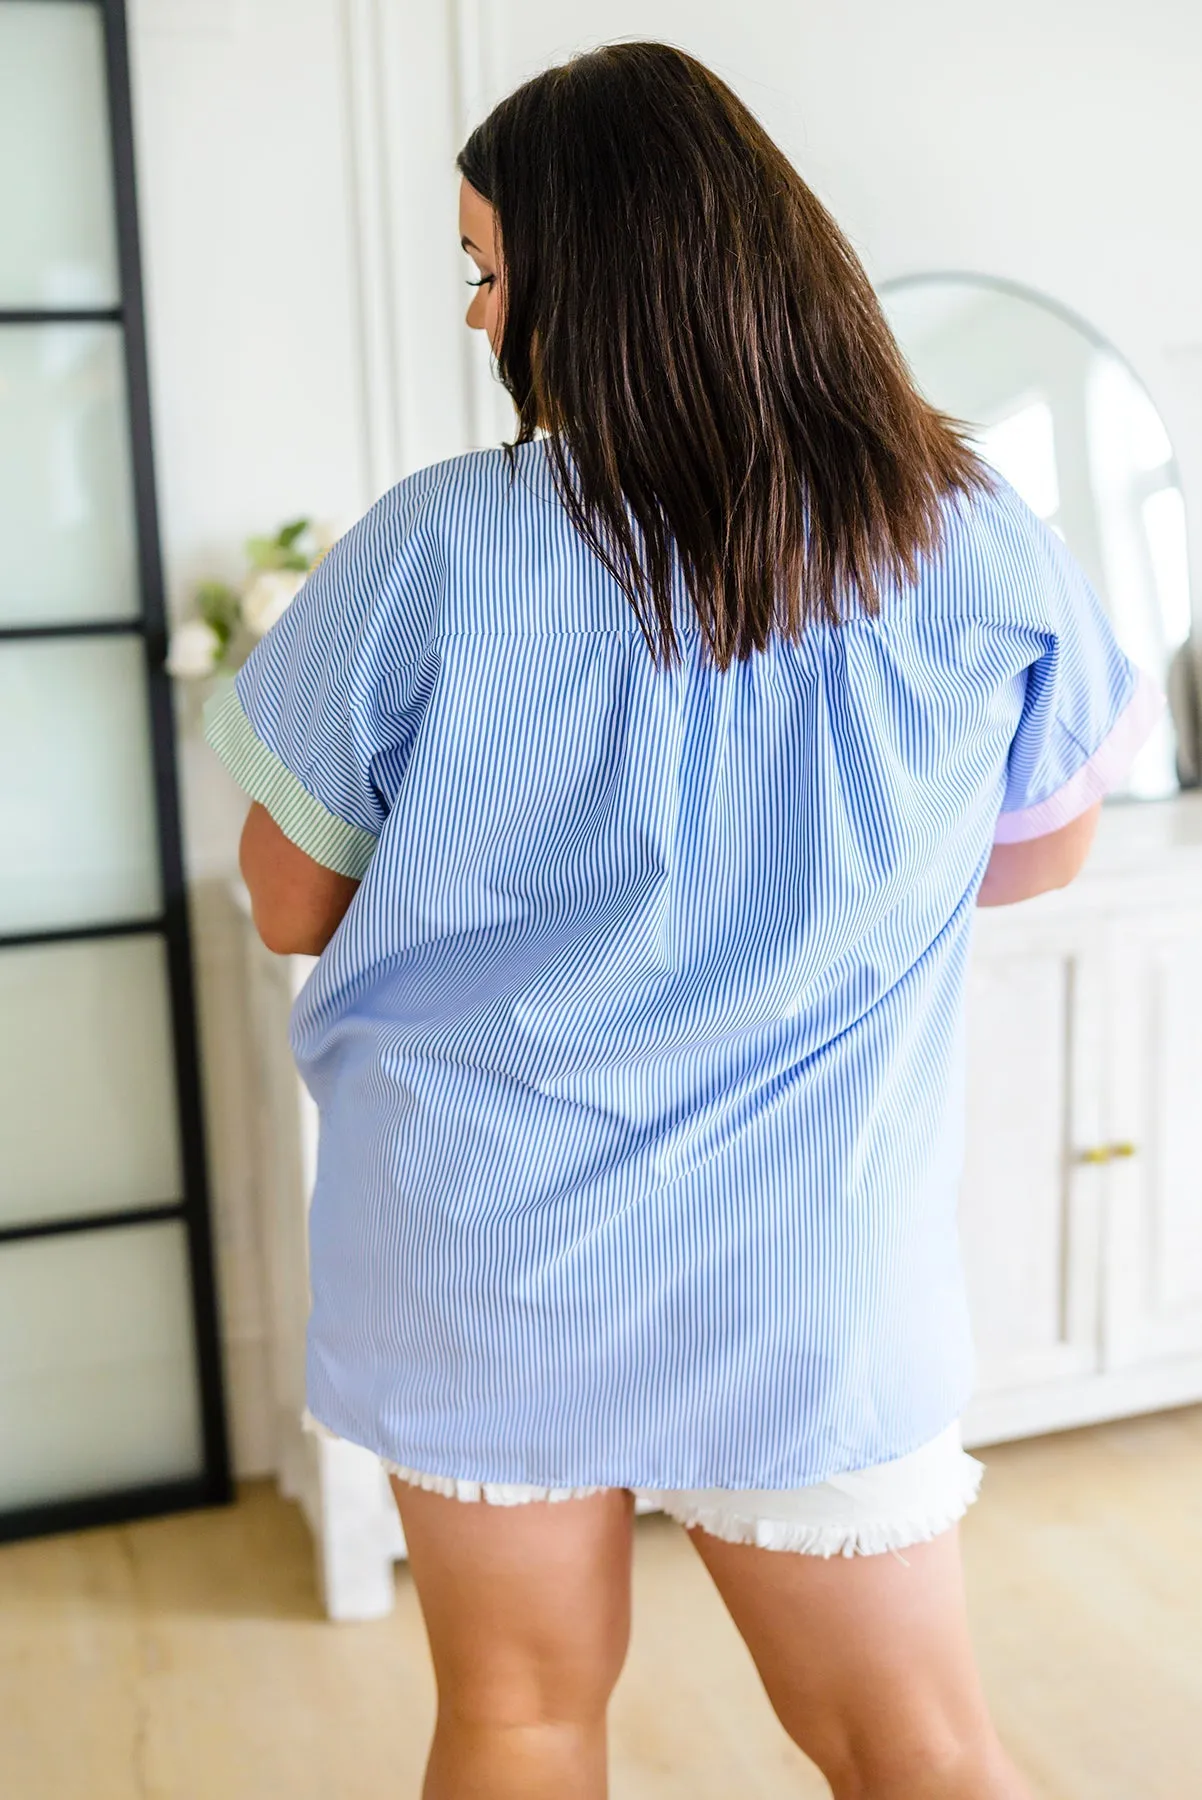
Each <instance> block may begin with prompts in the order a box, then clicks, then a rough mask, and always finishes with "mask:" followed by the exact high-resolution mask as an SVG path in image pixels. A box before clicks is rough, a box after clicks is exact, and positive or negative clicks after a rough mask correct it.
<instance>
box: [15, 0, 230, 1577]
mask: <svg viewBox="0 0 1202 1800" xmlns="http://www.w3.org/2000/svg"><path fill="white" fill-rule="evenodd" d="M0 3H2V0H0ZM55 3H59V4H61V0H55ZM80 3H84V4H88V5H91V6H94V7H95V8H96V9H97V10H98V11H99V12H100V15H101V19H102V23H103V29H104V42H105V73H106V77H107V86H108V122H109V142H110V144H111V147H112V161H113V187H114V203H115V209H116V224H117V254H118V271H119V279H120V289H121V304H120V305H119V306H116V307H112V306H109V307H96V308H80V307H73V308H61V309H59V308H47V309H44V310H42V309H31V308H28V307H26V308H13V309H8V310H0V329H3V327H4V326H5V325H19V324H50V323H74V322H77V323H89V324H118V325H121V326H122V327H123V337H124V353H125V379H126V402H127V408H128V417H129V432H130V450H131V460H132V468H133V489H134V513H135V523H136V531H137V551H138V576H139V590H140V595H141V602H142V605H141V613H140V616H138V617H136V618H132V619H128V620H102V621H94V622H89V621H84V622H82V623H80V624H78V625H77V624H64V625H50V626H45V625H39V626H29V627H22V626H17V627H10V628H6V629H0V643H3V642H11V641H13V640H15V639H46V638H74V637H82V636H94V635H100V634H109V633H113V634H121V635H128V636H140V637H141V639H142V642H143V648H144V654H145V666H146V682H147V697H148V704H149V717H150V731H151V746H152V753H153V765H154V784H155V807H156V813H157V825H158V844H159V870H160V880H161V892H162V896H163V898H162V911H161V913H159V914H158V915H156V916H155V917H153V918H141V919H130V920H128V921H119V922H115V923H114V922H106V923H105V924H103V925H97V926H93V927H76V928H72V929H68V930H49V931H44V932H41V931H39V932H25V933H22V934H14V935H9V936H0V951H3V950H8V949H17V948H19V947H22V946H28V945H33V944H52V943H67V942H71V941H77V940H81V939H87V940H92V939H101V938H106V937H126V936H133V935H137V934H143V933H153V934H154V935H156V936H159V937H161V938H162V939H163V941H164V944H165V948H166V956H167V970H168V984H169V990H170V998H171V1020H172V1037H173V1047H174V1052H175V1093H176V1106H177V1112H178V1119H179V1133H180V1151H181V1165H182V1174H183V1194H182V1197H181V1198H180V1199H179V1200H178V1201H166V1202H164V1203H163V1204H161V1205H157V1206H151V1207H145V1208H139V1209H136V1210H134V1209H130V1210H123V1211H110V1212H105V1213H97V1214H95V1215H86V1216H73V1217H71V1218H69V1219H54V1220H46V1221H43V1222H35V1223H31V1224H28V1225H15V1226H8V1227H5V1228H0V1247H2V1246H3V1245H4V1244H6V1243H11V1242H14V1241H17V1240H21V1239H28V1238H31V1237H47V1236H52V1235H56V1234H59V1233H62V1232H85V1231H100V1230H120V1229H123V1228H126V1227H129V1226H134V1225H148V1224H152V1223H155V1222H158V1221H161V1220H168V1219H175V1220H179V1221H181V1222H182V1223H183V1225H184V1227H185V1231H186V1235H187V1240H188V1262H189V1271H190V1276H191V1294H192V1323H193V1333H194V1344H195V1349H196V1362H197V1373H198V1378H199V1384H200V1415H201V1428H202V1437H203V1449H204V1468H203V1471H202V1473H201V1474H199V1475H196V1476H188V1477H185V1478H182V1479H180V1480H178V1481H170V1482H163V1483H158V1484H155V1485H153V1486H144V1487H139V1488H127V1489H123V1490H121V1491H119V1492H111V1493H104V1494H96V1495H87V1496H85V1497H81V1498H79V1499H72V1500H63V1501H53V1502H49V1503H45V1504H40V1505H37V1506H33V1507H26V1508H22V1509H20V1510H19V1511H10V1512H7V1513H0V1542H3V1541H7V1540H12V1539H14V1538H23V1537H35V1536H40V1535H43V1534H45V1533H49V1532H58V1531H74V1530H78V1529H80V1528H81V1527H84V1526H89V1525H109V1524H116V1523H118V1522H120V1521H122V1520H126V1519H136V1518H145V1517H148V1516H150V1515H152V1514H158V1513H168V1512H178V1511H182V1510H185V1509H187V1508H190V1507H197V1506H214V1505H221V1504H223V1503H225V1502H226V1501H228V1500H230V1499H232V1497H233V1487H232V1482H231V1477H230V1463H229V1448H228V1438H227V1432H226V1422H225V1404H224V1397H223V1383H222V1366H221V1344H220V1338H219V1334H218V1324H217V1296H216V1284H215V1278H214V1269H213V1249H212V1235H211V1227H210V1212H209V1199H208V1176H207V1170H206V1155H205V1142H204V1121H203V1115H202V1111H201V1094H200V1065H199V1058H198V1054H197V1038H196V1015H195V1001H194V995H193V985H192V954H191V939H190V933H189V926H188V907H187V894H186V890H185V887H184V871H183V857H182V846H181V838H180V818H179V797H178V792H177V787H176V776H175V727H174V716H173V709H172V697H171V683H170V678H169V677H168V675H167V671H166V649H167V624H166V609H165V606H164V595H163V569H162V560H161V556H160V550H159V530H158V509H157V505H156V502H155V486H154V457H153V450H152V443H151V427H150V389H149V377H148V370H147V357H146V323H145V314H144V310H143V303H142V275H141V252H140V247H139V235H138V216H137V195H136V188H135V178H134V144H133V112H132V104H131V96H130V84H129V46H128V39H127V32H126V20H125V6H124V0H72V4H80Z"/></svg>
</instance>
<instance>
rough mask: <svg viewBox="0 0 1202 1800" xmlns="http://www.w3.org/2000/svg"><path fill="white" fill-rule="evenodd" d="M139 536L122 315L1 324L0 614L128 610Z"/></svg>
mask: <svg viewBox="0 0 1202 1800" xmlns="http://www.w3.org/2000/svg"><path fill="white" fill-rule="evenodd" d="M3 16H4V8H3V6H2V5H0V18H3ZM4 180H5V177H4V175H3V172H0V188H3V186H4ZM135 545H136V535H135V531H134V506H133V489H132V486H131V480H130V466H129V426H128V418H127V412H126V405H125V373H124V349H123V346H122V336H121V328H120V326H118V325H3V324H0V626H3V625H51V624H58V623H74V622H75V621H76V620H81V619H128V618H132V617H133V616H134V614H135V613H136V612H137V610H138V579H137V557H136V549H135Z"/></svg>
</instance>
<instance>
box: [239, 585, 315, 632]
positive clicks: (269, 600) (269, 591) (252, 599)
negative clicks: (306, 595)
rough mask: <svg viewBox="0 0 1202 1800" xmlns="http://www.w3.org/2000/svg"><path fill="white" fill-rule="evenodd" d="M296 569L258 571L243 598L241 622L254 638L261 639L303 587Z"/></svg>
mask: <svg viewBox="0 0 1202 1800" xmlns="http://www.w3.org/2000/svg"><path fill="white" fill-rule="evenodd" d="M304 580H305V577H304V574H303V572H302V571H301V570H299V569H260V571H259V573H258V574H257V575H256V576H255V578H254V580H253V581H252V582H251V584H250V586H249V587H248V588H247V590H246V592H245V593H244V594H243V596H242V620H243V623H244V624H245V626H246V628H247V630H248V631H251V632H253V633H254V635H255V637H264V636H266V634H267V632H269V631H270V630H271V628H272V626H273V625H274V624H275V622H276V620H277V619H278V618H279V617H280V616H281V615H282V613H283V612H284V609H285V608H286V607H287V605H288V603H289V601H290V600H292V599H293V597H294V596H295V595H296V594H297V593H298V592H299V590H300V589H301V587H302V586H303V585H304Z"/></svg>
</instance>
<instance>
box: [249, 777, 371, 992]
mask: <svg viewBox="0 0 1202 1800" xmlns="http://www.w3.org/2000/svg"><path fill="white" fill-rule="evenodd" d="M238 863H239V866H240V868H241V870H242V879H243V880H244V881H245V883H246V885H247V887H248V888H249V889H250V900H251V909H252V912H253V914H254V921H255V929H256V930H257V931H258V933H259V936H260V937H261V938H262V940H263V942H264V943H265V944H266V946H267V948H268V949H269V950H274V951H275V953H276V955H277V956H298V955H299V956H320V955H321V952H322V951H323V950H324V949H325V947H326V945H327V944H328V943H329V941H330V939H331V938H332V937H333V935H334V933H335V932H336V931H337V929H338V927H339V925H340V924H341V923H342V920H343V917H344V915H345V913H346V909H347V907H348V906H349V905H350V903H351V901H352V900H353V899H354V897H355V891H356V889H357V888H358V886H359V883H358V882H357V881H352V880H351V878H350V876H349V875H338V874H336V873H335V871H334V870H333V869H327V868H323V866H322V864H321V863H319V862H314V861H313V858H312V857H311V856H306V855H305V852H304V851H303V850H300V849H298V848H297V846H296V845H295V844H294V843H293V842H292V840H291V839H290V838H287V837H285V836H284V833H283V832H282V831H281V830H280V828H279V826H278V825H277V824H276V822H275V820H274V819H273V818H272V816H271V814H270V813H269V812H268V811H267V809H266V808H265V807H263V806H260V805H259V803H258V802H257V801H256V802H255V804H254V805H253V806H252V807H251V809H250V812H249V813H248V814H247V816H246V824H245V825H244V826H243V827H242V842H241V844H240V846H239V850H238Z"/></svg>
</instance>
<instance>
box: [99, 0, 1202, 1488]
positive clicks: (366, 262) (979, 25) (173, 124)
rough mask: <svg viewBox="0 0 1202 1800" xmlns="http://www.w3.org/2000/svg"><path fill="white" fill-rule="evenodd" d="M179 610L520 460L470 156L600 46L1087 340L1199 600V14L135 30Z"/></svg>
mask: <svg viewBox="0 0 1202 1800" xmlns="http://www.w3.org/2000/svg"><path fill="white" fill-rule="evenodd" d="M131 12H132V27H133V30H132V40H133V51H134V61H135V70H134V73H135V103H136V109H137V131H138V147H139V157H140V185H141V196H142V222H143V236H144V256H145V265H146V278H147V291H148V306H149V317H150V333H151V359H152V367H151V375H152V381H153V389H154V418H155V430H156V444H157V458H158V476H159V494H160V501H161V506H162V523H163V536H164V547H165V551H166V557H167V565H168V572H169V578H170V584H171V592H172V598H173V602H174V603H175V604H176V605H179V604H181V603H182V601H183V600H184V598H185V596H186V593H187V590H188V587H189V584H190V583H191V582H192V581H193V580H195V579H196V578H197V577H198V576H199V575H201V574H202V573H209V572H217V573H220V572H222V571H228V572H233V571H234V569H235V568H236V566H237V562H238V554H239V547H240V544H241V541H242V539H243V538H244V537H245V536H247V535H248V534H249V533H250V532H251V531H259V530H262V529H264V528H270V527H272V526H274V525H275V524H276V523H277V522H279V521H280V520H282V519H283V518H285V517H286V516H288V515H291V514H295V513H297V512H301V511H310V512H312V513H314V514H316V515H318V516H320V517H324V518H328V519H331V520H334V521H337V522H340V523H346V522H348V521H349V520H350V519H351V518H353V517H354V516H355V515H356V514H357V513H358V512H359V511H360V510H362V508H363V507H364V506H365V505H366V504H367V503H368V502H369V501H370V499H371V498H373V497H374V495H375V494H376V493H377V492H379V491H380V490H381V489H382V488H383V487H384V486H385V485H387V482H388V481H389V480H390V479H392V478H394V476H395V475H397V474H400V473H402V472H404V471H405V470H406V469H408V468H411V467H414V466H417V465H419V464H420V463H422V462H425V461H429V460H432V459H433V458H435V457H437V456H441V455H446V454H450V453H452V452H453V451H455V450H456V449H457V448H459V447H461V446H462V445H465V444H467V443H470V442H472V441H481V440H483V439H486V438H487V437H488V436H489V435H490V433H491V432H493V431H499V430H500V426H501V421H502V420H503V418H504V416H505V415H504V407H503V405H501V406H498V405H497V404H496V403H495V400H494V398H493V396H492V394H491V393H490V391H489V390H488V389H487V387H486V386H485V385H483V384H482V381H481V374H482V364H481V362H480V359H479V347H478V346H469V345H468V344H467V343H466V341H465V338H466V334H462V333H461V330H460V326H459V315H460V311H461V309H462V306H463V304H464V302H465V299H466V292H465V290H464V289H463V288H462V287H461V286H459V280H460V277H461V275H462V273H463V272H464V271H463V270H462V268H461V267H460V265H459V259H458V252H457V251H456V249H455V244H454V240H455V227H454V217H453V206H454V176H453V171H452V163H453V155H454V150H455V148H456V146H457V143H458V140H459V138H460V137H461V135H462V131H463V127H464V125H465V124H466V123H467V122H469V121H470V120H472V119H474V118H476V117H478V116H480V113H481V111H482V109H483V108H484V107H485V106H486V105H487V103H488V102H489V101H490V100H491V99H493V98H495V97H497V96H499V94H501V93H502V92H504V91H506V89H507V88H508V87H510V86H511V85H512V84H513V83H514V82H515V81H516V80H518V79H520V78H521V77H522V76H524V75H525V74H528V73H530V72H532V71H533V70H534V69H536V68H538V67H540V66H542V65H543V64H544V63H545V62H547V61H549V60H552V59H554V58H557V57H560V56H563V55H565V54H567V53H568V52H570V51H571V50H572V49H574V48H577V47H579V46H582V45H585V44H588V43H591V42H596V41H599V40H601V39H604V38H613V37H619V36H623V35H638V36H643V37H649V36H658V37H665V38H668V39H671V40H672V41H674V42H678V43H680V44H683V45H684V46H685V47H686V48H688V49H691V50H693V51H695V52H696V53H697V54H698V55H700V56H702V57H704V58H705V59H706V60H708V61H710V62H712V63H713V65H714V66H715V67H716V68H717V69H718V70H719V72H720V73H722V74H723V75H724V76H726V78H727V79H728V80H730V81H731V82H732V84H733V85H734V86H735V87H736V88H737V89H738V90H739V91H740V92H741V93H742V94H743V96H744V97H745V98H746V99H747V100H748V102H749V103H750V104H751V106H752V107H753V108H754V110H755V111H757V112H758V113H759V115H760V116H761V117H762V118H763V119H764V121H765V123H766V124H767V125H768V127H769V129H770V130H772V131H773V132H774V134H775V135H776V136H777V137H778V138H779V139H780V141H781V143H782V144H783V145H784V147H785V148H786V149H787V150H788V151H789V153H790V154H791V155H792V156H793V158H794V160H795V161H796V162H797V164H798V166H799V168H800V169H801V171H802V173H803V175H804V176H805V177H806V179H807V180H808V181H809V182H810V183H811V185H812V186H814V187H815V188H816V189H817V191H818V192H819V193H820V194H821V195H822V197H823V198H824V199H825V200H826V201H827V202H828V204H829V205H830V206H831V207H832V209H833V210H834V212H835V214H836V216H837V217H838V218H839V219H840V221H841V222H842V223H843V225H844V226H845V228H846V229H847V230H848V231H849V233H850V234H851V236H852V238H853V240H854V241H855V243H856V245H857V246H858V248H859V250H860V252H861V253H862V255H863V256H864V259H865V261H866V263H867V265H868V268H869V270H870V272H871V273H872V275H873V276H874V278H876V279H882V278H885V277H888V276H892V275H900V274H907V273H911V272H915V271H919V270H924V269H960V270H975V271H980V272H985V273H992V274H997V275H1003V276H1009V277H1011V278H1013V279H1016V280H1020V281H1024V282H1026V283H1028V284H1029V285H1030V286H1032V287H1034V288H1037V289H1040V290H1042V291H1043V292H1045V293H1048V294H1050V295H1052V296H1054V297H1055V298H1056V299H1058V300H1060V301H1062V302H1063V303H1065V304H1066V305H1068V306H1070V307H1072V308H1073V309H1074V310H1076V311H1077V312H1079V313H1081V314H1083V315H1084V316H1085V317H1087V318H1088V319H1090V320H1091V321H1092V322H1093V323H1094V324H1095V325H1096V326H1097V327H1098V328H1099V329H1100V330H1101V331H1102V332H1104V333H1105V334H1106V335H1107V336H1108V337H1110V338H1111V339H1112V341H1113V342H1114V343H1115V344H1116V345H1117V347H1118V348H1119V349H1120V350H1121V351H1122V352H1123V353H1124V354H1125V355H1126V356H1127V357H1128V358H1129V360H1130V361H1131V362H1132V364H1133V365H1134V366H1135V368H1136V369H1137V371H1138V372H1139V373H1140V374H1141V375H1142V377H1143V379H1144V380H1145V382H1146V383H1147V385H1148V387H1149V388H1150V390H1151V392H1152V394H1153V397H1154V398H1155V399H1156V401H1157V403H1158V405H1159V406H1160V409H1161V411H1162V413H1163V415H1164V417H1165V420H1166V422H1167V424H1168V427H1169V430H1170V433H1171V435H1172V437H1173V439H1174V441H1175V445H1176V448H1177V452H1178V456H1179V460H1180V463H1181V467H1182V473H1183V478H1184V484H1185V488H1186V495H1187V504H1188V505H1189V508H1190V513H1191V521H1192V541H1193V546H1194V557H1195V576H1196V578H1197V579H1196V582H1195V586H1196V590H1202V565H1200V564H1199V560H1198V559H1199V549H1200V547H1202V231H1200V230H1199V228H1198V224H1197V211H1198V208H1197V196H1196V191H1195V189H1196V182H1197V175H1198V171H1199V170H1200V169H1202V107H1200V106H1199V104H1198V94H1199V92H1202V8H1199V7H1198V6H1196V5H1195V4H1193V0H1144V4H1142V5H1141V6H1140V7H1139V8H1133V7H1131V6H1130V5H1129V4H1126V3H1125V0H1124V3H1123V4H1119V0H1056V4H1055V5H1051V6H1050V5H1048V4H1047V0H1009V4H1008V5H1007V6H1005V7H993V8H986V7H980V6H966V5H964V3H963V0H905V4H904V5H899V4H897V0H740V3H739V4H738V5H737V6H735V5H731V4H729V0H637V3H635V0H131ZM181 745H182V762H183V774H184V787H185V810H186V834H187V851H188V858H189V866H190V870H191V874H192V879H193V883H194V896H195V912H196V922H197V939H198V968H199V987H200V995H201V1006H202V1023H203V1037H204V1052H205V1067H206V1082H207V1090H208V1091H207V1099H208V1108H209V1119H210V1137H211V1141H212V1145H213V1158H214V1185H215V1190H216V1198H217V1211H218V1248H219V1270H220V1275H221V1281H222V1290H223V1295H224V1304H225V1311H226V1335H227V1342H228V1344H229V1347H230V1368H231V1375H232V1388H233V1401H234V1420H235V1439H236V1450H237V1456H238V1461H239V1465H240V1467H241V1468H242V1469H243V1470H244V1471H250V1470H252V1469H255V1468H262V1467H264V1466H267V1464H268V1463H269V1461H270V1456H271V1445H270V1437H269V1431H268V1427H267V1424H266V1419H267V1411H266V1391H265V1374H264V1369H265V1365H264V1358H263V1309H262V1302H261V1282H262V1277H261V1257H260V1246H258V1244H257V1243H256V1241H255V1234H254V1228H253V1223H252V1220H253V1212H252V1208H251V1205H250V1194H249V1189H248V1183H249V1179H250V1176H249V1169H250V1151H249V1141H250V1131H251V1126H252V1123H253V1115H252V1108H253V1105H254V1104H255V1091H256V1090H255V1082H254V1070H253V1067H252V1065H251V1062H250V1059H249V1056H248V1053H247V1049H246V1031H245V1020H244V1018H243V1016H242V1010H241V1009H242V999H241V996H242V983H241V974H240V969H239V965H238V962H237V953H236V949H237V947H236V937H235V935H234V933H233V930H232V927H231V923H230V916H229V912H228V909H227V906H226V903H225V899H224V890H223V882H224V880H225V878H226V877H227V876H228V875H229V874H231V873H232V871H233V867H234V846H235V839H236V832H237V826H238V822H239V820H240V817H241V810H242V807H241V802H240V801H239V799H238V797H237V796H236V794H235V793H234V792H233V790H232V788H231V786H230V784H229V783H228V782H227V781H226V779H225V777H224V776H223V775H222V773H221V772H220V770H219V769H217V768H216V767H215V765H214V764H213V763H212V761H211V759H209V758H208V756H207V753H206V752H204V751H203V749H202V748H201V747H200V746H199V745H198V743H197V737H196V721H195V706H194V703H193V701H192V700H191V699H190V698H186V699H185V702H184V704H183V706H182V708H181Z"/></svg>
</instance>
